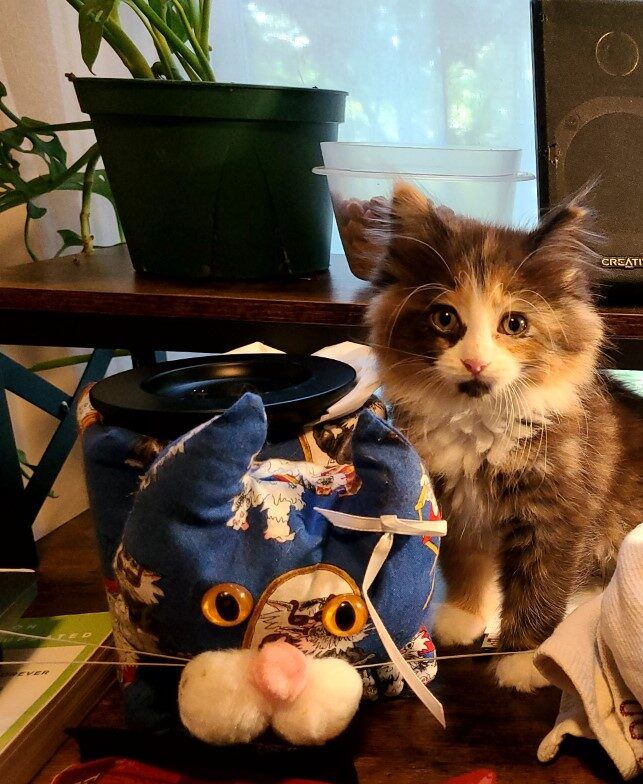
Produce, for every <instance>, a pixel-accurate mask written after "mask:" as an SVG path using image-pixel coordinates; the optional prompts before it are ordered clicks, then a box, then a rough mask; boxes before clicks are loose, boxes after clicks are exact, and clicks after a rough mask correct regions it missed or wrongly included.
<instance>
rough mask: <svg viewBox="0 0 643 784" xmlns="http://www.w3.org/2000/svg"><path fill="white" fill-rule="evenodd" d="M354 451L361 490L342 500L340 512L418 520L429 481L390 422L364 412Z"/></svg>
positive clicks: (416, 458) (405, 441)
mask: <svg viewBox="0 0 643 784" xmlns="http://www.w3.org/2000/svg"><path fill="white" fill-rule="evenodd" d="M352 449H353V465H354V466H355V472H356V474H357V476H358V477H359V479H360V481H361V487H360V490H359V492H358V493H357V494H356V495H354V496H348V497H346V498H345V499H342V501H343V503H342V504H341V505H340V504H338V506H337V509H338V511H341V512H346V513H348V514H359V515H366V516H369V515H371V514H372V512H373V510H374V509H376V510H377V514H378V515H385V514H391V515H397V516H398V517H400V518H402V519H417V518H418V502H419V500H420V499H421V497H422V487H424V486H425V485H428V484H429V478H428V476H427V475H426V474H425V472H424V469H423V467H422V463H421V461H420V458H419V456H418V454H417V452H416V451H415V449H413V447H412V446H411V444H410V443H409V442H408V441H407V440H406V438H405V437H404V436H403V435H402V434H401V433H400V432H399V431H398V430H396V429H395V428H394V427H392V426H391V425H390V424H389V423H388V422H386V421H384V420H382V419H380V418H379V417H377V416H375V415H374V414H373V413H371V412H370V411H362V413H361V414H360V416H359V419H358V421H357V425H356V426H355V431H354V433H353V442H352ZM424 495H425V496H427V497H428V494H427V493H424ZM431 495H432V493H431ZM425 500H426V498H424V500H422V503H421V506H422V507H423V505H424V502H425Z"/></svg>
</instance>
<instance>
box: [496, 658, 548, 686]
mask: <svg viewBox="0 0 643 784" xmlns="http://www.w3.org/2000/svg"><path fill="white" fill-rule="evenodd" d="M491 671H492V672H493V675H494V677H495V679H496V682H497V683H498V685H499V686H505V687H506V688H509V689H516V691H523V692H531V691H534V690H535V689H541V688H543V686H549V681H548V680H547V679H546V678H544V677H543V676H542V675H541V674H540V672H539V670H538V669H537V668H536V665H535V664H534V654H533V653H532V652H531V651H525V652H524V653H510V654H507V656H499V657H498V659H497V661H495V662H494V663H493V664H492V665H491Z"/></svg>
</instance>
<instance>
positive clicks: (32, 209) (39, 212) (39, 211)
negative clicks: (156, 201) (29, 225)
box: [27, 201, 47, 220]
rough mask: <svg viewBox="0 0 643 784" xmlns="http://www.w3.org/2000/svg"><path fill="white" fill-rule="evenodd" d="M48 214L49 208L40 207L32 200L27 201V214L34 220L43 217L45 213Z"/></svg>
mask: <svg viewBox="0 0 643 784" xmlns="http://www.w3.org/2000/svg"><path fill="white" fill-rule="evenodd" d="M46 214H47V210H46V209H45V208H44V207H39V206H38V205H37V204H34V203H33V202H32V201H28V202H27V215H28V216H29V217H30V218H33V219H34V220H38V218H42V216H43V215H46Z"/></svg>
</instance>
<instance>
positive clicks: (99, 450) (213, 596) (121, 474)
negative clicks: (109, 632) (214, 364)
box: [77, 393, 442, 742]
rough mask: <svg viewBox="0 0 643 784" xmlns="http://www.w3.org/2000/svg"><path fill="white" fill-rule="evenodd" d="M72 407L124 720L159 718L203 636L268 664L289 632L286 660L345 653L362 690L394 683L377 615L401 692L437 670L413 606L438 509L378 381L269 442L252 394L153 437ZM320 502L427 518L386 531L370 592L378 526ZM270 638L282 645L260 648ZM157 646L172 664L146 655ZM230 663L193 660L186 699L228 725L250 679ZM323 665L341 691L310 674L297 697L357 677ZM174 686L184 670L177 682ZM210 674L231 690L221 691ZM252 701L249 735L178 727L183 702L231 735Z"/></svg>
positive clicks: (422, 603)
mask: <svg viewBox="0 0 643 784" xmlns="http://www.w3.org/2000/svg"><path fill="white" fill-rule="evenodd" d="M77 413H78V421H79V427H80V430H81V433H82V442H83V449H84V458H85V470H86V476H87V484H88V489H89V496H90V502H91V506H92V510H93V514H94V520H95V524H96V529H97V537H98V541H99V548H100V554H101V560H102V566H103V570H104V573H105V576H106V585H107V593H108V599H109V607H110V612H111V614H112V619H113V627H114V640H115V643H114V644H115V646H117V647H118V648H119V649H121V650H120V653H119V657H120V660H121V664H122V667H121V680H122V683H123V686H124V694H125V703H126V710H127V718H128V721H129V723H130V724H131V725H133V726H137V727H139V728H141V727H144V728H148V729H161V728H166V727H171V726H173V725H174V724H176V722H177V721H178V710H177V702H178V700H177V694H178V693H179V692H178V691H177V690H179V680H180V679H181V675H182V669H183V668H182V666H181V661H185V660H187V659H192V657H195V656H197V655H199V654H203V656H202V657H199V659H192V661H191V664H190V665H189V666H191V667H192V670H194V669H195V668H194V666H192V665H195V664H196V662H197V661H203V662H206V658H205V657H206V656H207V655H210V654H209V653H207V652H213V651H214V652H222V651H226V652H228V651H230V650H231V649H233V652H234V653H236V652H237V651H245V652H247V653H248V655H250V652H252V651H254V652H255V653H253V655H255V654H256V655H259V649H261V651H264V650H265V651H266V652H267V651H268V650H271V651H273V653H272V654H270V655H269V656H267V657H264V659H265V661H263V662H262V666H263V667H271V666H272V664H271V662H273V661H281V659H282V658H283V657H282V653H283V652H284V651H286V647H289V646H294V647H295V648H297V649H298V650H299V651H301V652H302V653H303V654H304V655H305V660H304V657H302V661H303V662H304V664H303V665H301V662H300V663H297V662H291V661H290V659H289V660H288V663H287V665H286V670H288V668H290V670H289V671H291V670H292V672H294V671H295V670H297V671H299V670H298V668H300V665H301V666H307V665H306V663H307V662H308V663H315V662H318V661H324V660H326V659H328V658H330V659H332V660H333V661H336V660H337V659H342V660H344V661H345V662H348V663H349V664H350V665H353V667H357V670H353V667H349V668H347V669H350V670H351V671H352V673H353V676H354V677H356V675H355V673H356V672H359V674H360V676H361V679H360V680H358V689H359V695H358V698H357V699H359V697H360V696H361V695H362V689H363V693H364V696H366V697H369V698H373V697H376V696H378V695H386V696H393V695H395V694H398V693H399V692H400V691H401V690H402V688H403V685H404V681H403V680H402V678H401V677H400V672H399V670H398V667H396V666H395V665H393V664H385V665H384V666H382V663H383V662H384V663H386V662H389V660H390V658H391V656H390V655H389V653H387V652H386V650H385V648H384V646H383V644H382V639H383V637H382V636H381V635H380V634H379V633H378V630H377V629H376V626H379V625H383V626H384V627H385V629H386V630H387V632H388V635H390V637H389V640H390V638H392V640H393V641H394V645H395V648H396V649H398V650H399V651H400V652H401V654H402V656H403V657H404V659H405V660H407V661H408V665H406V664H405V662H401V664H400V667H401V668H402V670H405V669H406V668H407V667H408V666H409V665H410V667H411V668H412V670H413V672H414V675H415V676H417V677H415V678H414V679H415V680H416V687H415V688H414V690H415V691H416V693H417V692H418V688H417V683H419V681H422V683H425V684H426V683H428V682H429V681H430V680H431V679H432V678H433V677H435V673H436V659H435V648H434V646H433V643H432V641H431V638H430V636H429V634H428V632H427V614H428V609H429V603H430V600H431V595H432V592H433V585H434V580H435V573H436V566H437V556H438V551H439V541H440V539H439V535H431V534H430V532H432V531H435V532H436V533H439V532H440V528H439V525H440V524H442V523H441V521H440V520H439V518H440V514H439V510H438V507H437V504H436V501H435V496H434V493H433V489H432V486H431V482H430V479H429V477H428V475H427V473H426V470H425V468H424V466H423V465H422V463H421V460H420V458H419V456H418V455H417V453H416V451H415V450H414V449H413V447H412V446H411V445H410V444H409V442H408V441H407V440H406V439H405V438H404V436H402V435H401V434H400V433H399V432H398V431H397V430H395V428H393V427H392V426H391V425H390V424H389V423H388V422H387V421H386V420H385V410H384V407H383V406H382V405H381V404H380V403H379V401H377V399H376V398H372V399H371V400H370V401H369V402H368V403H367V405H366V406H365V407H364V408H363V409H361V410H360V411H359V412H356V413H355V414H353V415H351V416H348V417H345V418H343V419H341V420H336V421H333V422H324V423H323V424H321V425H316V426H314V427H310V428H308V429H306V431H304V432H303V433H302V434H301V435H300V437H299V438H294V439H292V440H290V441H286V442H283V443H279V444H270V443H267V442H266V429H267V426H266V416H265V411H264V408H263V404H262V402H261V399H260V398H259V397H257V396H256V395H253V394H249V393H248V394H246V395H244V396H243V397H242V398H241V399H240V400H239V401H238V402H237V403H236V404H235V405H233V406H232V407H231V408H230V409H228V410H227V411H226V412H225V413H224V414H222V415H221V416H219V417H216V418H214V419H212V420H210V421H208V422H206V423H205V424H203V425H200V426H199V427H197V428H195V429H193V430H192V431H190V432H189V433H187V434H186V435H184V436H182V437H181V438H179V439H177V440H175V441H173V442H171V443H169V444H166V445H163V444H159V443H158V442H157V441H155V440H154V439H152V438H150V437H148V436H144V435H141V434H138V433H134V432H132V431H129V430H125V429H123V428H121V427H117V426H113V425H109V424H107V423H105V422H103V421H102V419H101V417H100V415H99V414H98V413H97V412H96V411H95V410H94V409H93V408H91V405H90V403H89V398H88V395H87V394H86V395H85V396H84V397H83V398H82V399H81V402H80V404H79V408H78V412H77ZM323 510H329V511H328V514H329V515H332V514H333V513H336V515H337V517H338V518H341V519H342V520H348V521H349V523H350V522H351V521H352V520H359V519H360V518H373V519H375V520H377V521H379V519H381V520H383V521H386V520H391V519H392V520H393V521H395V520H396V519H399V520H400V521H406V527H407V529H409V531H408V533H411V534H416V533H417V531H416V530H413V529H414V526H413V523H414V521H417V526H418V528H419V529H421V528H422V526H424V530H426V531H429V533H427V534H426V535H390V534H389V535H388V536H389V537H390V539H389V541H388V543H387V544H386V547H385V549H386V553H385V554H384V555H383V558H382V559H381V560H382V562H381V563H380V564H378V567H379V568H378V570H377V572H374V573H373V574H375V575H376V576H375V578H374V579H373V577H372V576H371V578H370V580H371V582H372V589H371V591H370V599H369V596H368V595H367V596H364V593H365V592H364V591H363V586H364V585H365V582H364V581H365V575H366V573H367V571H368V570H369V569H370V568H371V567H369V562H370V561H371V559H372V557H374V549H375V548H376V547H377V546H378V542H380V540H381V539H383V538H386V536H384V537H382V532H381V530H380V529H377V528H369V527H368V525H367V527H366V530H350V529H347V528H346V527H340V526H338V525H336V524H333V523H332V522H331V521H330V520H329V519H327V518H326V517H325V516H324V512H323ZM429 521H436V524H435V525H433V526H431V525H429ZM393 530H395V529H393ZM377 531H379V532H377ZM367 579H368V578H367ZM365 601H366V602H367V603H369V602H370V604H368V606H369V607H370V608H371V609H372V610H373V612H369V611H368V609H367V607H366V605H365ZM375 608H376V611H375ZM383 634H384V635H385V633H383ZM385 636H386V635H385ZM272 643H279V645H280V646H282V647H281V648H280V647H278V646H274V645H272V646H271V647H270V648H268V646H269V645H270V644H272ZM285 643H287V644H289V645H288V646H285V645H284V644H285ZM389 647H390V646H389ZM282 649H283V650H282ZM395 653H397V651H395ZM160 655H164V656H166V657H177V658H176V660H174V659H172V658H166V659H161V658H159V656H160ZM226 655H228V654H227V653H226ZM298 655H299V654H297V656H298ZM164 661H165V662H167V663H168V664H170V665H172V664H173V663H174V664H176V665H177V666H146V665H148V664H154V663H156V664H161V663H162V662H164ZM206 663H207V662H206ZM228 664H229V666H228ZM327 664H328V666H330V664H329V663H328V662H327ZM341 664H342V666H345V665H344V662H341ZM369 664H373V665H375V664H377V665H379V666H377V667H375V666H374V667H372V668H371V667H369ZM248 666H250V665H248ZM315 666H317V665H315ZM235 667H236V669H235ZM244 667H246V665H245V664H242V665H239V666H237V665H233V663H232V662H231V661H230V662H227V663H225V664H224V665H221V664H220V663H219V664H218V665H216V666H214V665H213V668H211V670H210V672H211V673H213V675H212V677H213V678H214V680H213V681H212V682H209V681H208V680H207V677H206V675H207V667H206V666H205V664H204V665H203V668H202V669H203V672H202V673H201V674H202V675H203V678H204V679H205V680H202V681H201V682H200V687H199V691H198V695H199V698H198V699H199V700H200V703H199V704H197V705H195V707H194V710H196V711H204V710H205V711H206V713H207V712H208V711H209V712H212V711H215V712H216V711H218V719H219V720H220V723H221V722H228V724H229V725H230V726H232V725H234V724H235V716H234V712H235V707H233V705H232V703H234V704H235V705H237V703H238V701H239V700H241V701H243V694H242V692H243V690H244V689H246V690H247V688H249V687H247V684H242V683H239V682H235V678H236V679H240V680H243V679H244V678H245V679H247V678H248V668H247V667H246V669H245V670H244ZM187 671H188V667H186V668H185V672H186V673H187ZM320 672H321V670H320ZM253 676H254V673H253ZM289 677H290V676H289ZM319 677H320V678H322V675H320V676H319ZM191 678H192V681H194V676H191ZM293 678H295V676H294V675H293ZM323 678H325V681H324V682H325V683H326V684H328V683H329V682H331V683H334V684H335V686H334V688H335V691H339V693H337V694H335V693H334V692H333V688H328V689H327V688H322V689H321V690H320V688H319V684H318V688H317V692H316V694H317V697H315V695H314V694H313V692H310V694H309V698H310V699H311V700H313V698H314V699H319V694H320V693H322V692H324V693H326V692H327V694H326V698H327V699H328V700H331V699H332V701H333V702H334V703H337V702H341V700H342V693H341V690H342V689H344V691H345V693H346V699H348V691H350V690H351V689H352V690H353V691H354V688H355V686H354V681H351V680H350V678H349V679H348V680H347V681H344V680H343V675H342V673H340V672H338V673H336V674H334V673H333V672H331V671H330V670H329V672H328V673H327V674H324V675H323ZM405 678H406V680H407V681H409V682H410V680H409V677H406V676H405ZM418 678H419V680H418ZM217 679H218V680H217ZM255 680H256V679H255ZM295 680H296V678H295ZM223 681H224V682H223ZM292 682H293V683H294V682H295V681H294V680H293V681H292ZM288 683H290V681H288ZM282 685H283V684H282ZM188 686H189V683H188V678H186V677H184V678H183V681H182V683H181V689H182V690H184V689H187V688H188ZM270 688H272V687H270ZM275 688H276V687H275ZM279 688H281V686H280V687H278V688H277V691H278V690H279ZM284 688H285V687H284ZM301 688H303V686H302V687H299V686H297V687H296V689H295V691H297V689H299V691H301ZM221 690H223V691H224V692H225V691H226V690H227V691H228V692H230V694H229V695H228V696H229V697H230V699H229V700H228V702H226V696H225V694H223V693H222V691H221ZM231 690H232V691H231ZM259 691H260V692H261V691H262V689H261V688H260V689H259ZM299 691H297V694H299ZM233 692H234V693H233ZM262 693H263V692H262ZM240 694H241V696H239V695H240ZM253 694H254V692H253ZM293 694H294V692H293ZM182 696H183V697H184V704H187V702H186V700H185V695H183V694H182ZM188 696H189V695H188ZM291 696H292V695H291ZM282 698H283V700H286V696H284V694H282V695H281V696H280V697H279V699H282ZM257 699H259V698H257ZM262 699H263V698H262ZM288 699H290V697H288ZM293 699H294V698H293ZM302 700H303V698H302ZM302 700H300V702H302ZM286 701H287V700H286ZM291 702H292V700H291ZM261 704H262V705H263V706H264V707H263V708H261V709H260V708H259V707H258V708H257V710H256V711H255V713H262V711H263V713H264V714H266V715H265V716H263V714H262V716H263V717H262V718H261V720H258V724H257V727H255V728H254V729H253V730H252V731H249V732H247V733H246V734H243V733H239V732H238V731H232V730H231V731H230V733H228V734H227V735H226V730H225V728H222V727H221V726H219V727H218V729H217V730H216V732H212V733H210V735H208V732H207V731H205V730H204V731H197V730H195V728H194V727H191V726H189V725H190V721H186V716H184V715H183V713H184V710H183V709H182V710H181V717H182V718H183V723H184V724H186V726H188V729H190V730H191V731H193V733H194V734H197V735H199V736H200V737H202V738H203V739H206V740H211V741H212V742H237V741H239V740H249V739H251V738H252V737H254V736H256V735H257V734H258V732H259V731H260V730H262V729H264V728H266V727H267V726H270V725H271V719H270V717H269V716H268V714H269V713H271V711H272V709H271V710H268V708H266V707H265V705H266V703H265V700H264V702H263V703H261ZM279 704H280V705H281V704H282V703H279ZM283 704H285V702H284V703H283ZM289 704H290V703H289ZM293 704H295V703H293ZM302 704H303V702H302ZM237 707H238V705H237ZM354 709H355V708H353V709H352V710H354ZM190 710H191V709H190ZM302 710H303V709H301V708H300V713H301V711H302ZM329 711H330V706H329ZM185 712H187V708H185ZM272 712H274V711H272ZM309 712H310V711H306V710H304V714H305V715H307V713H309ZM221 714H224V715H223V717H221ZM247 714H248V711H247V710H246V711H245V714H244V715H247ZM253 715H254V714H253ZM351 715H352V714H351ZM208 716H209V714H208ZM201 719H203V716H201V718H200V719H199V721H201ZM349 719H350V716H349V717H347V719H346V722H345V723H347V721H348V720H349ZM204 721H205V720H204ZM207 721H208V722H209V721H210V719H209V718H208V719H207ZM288 722H290V724H291V725H292V726H295V725H297V726H298V727H301V724H302V719H301V716H299V717H298V716H297V715H295V714H293V715H292V716H290V718H288V719H287V720H286V718H284V719H283V721H282V722H281V723H282V725H283V727H285V729H283V728H281V729H280V726H279V722H278V721H277V719H273V720H272V726H273V728H276V729H277V731H278V732H279V733H280V734H282V735H283V736H284V737H286V738H287V739H289V740H291V741H293V742H317V741H319V740H323V739H325V738H323V737H322V734H323V733H322V734H320V735H319V737H315V732H314V731H312V730H311V732H310V733H309V737H308V736H306V733H305V732H304V734H303V735H302V734H301V731H299V734H298V732H297V731H294V730H288V728H287V726H286V725H287V724H288ZM202 723H203V722H202ZM342 726H343V725H342ZM340 729H341V728H340V727H338V730H340ZM328 732H330V731H328Z"/></svg>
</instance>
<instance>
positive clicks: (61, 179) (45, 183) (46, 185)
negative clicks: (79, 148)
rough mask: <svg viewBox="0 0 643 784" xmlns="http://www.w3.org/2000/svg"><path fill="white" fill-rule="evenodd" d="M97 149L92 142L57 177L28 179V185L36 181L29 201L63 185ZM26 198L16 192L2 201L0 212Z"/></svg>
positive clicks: (45, 176) (47, 176)
mask: <svg viewBox="0 0 643 784" xmlns="http://www.w3.org/2000/svg"><path fill="white" fill-rule="evenodd" d="M97 149H98V145H96V144H94V145H93V146H92V147H90V148H89V149H88V150H87V151H86V152H85V153H83V155H81V156H80V158H78V160H77V161H75V162H74V163H72V165H71V166H69V167H68V168H67V169H65V171H63V172H61V173H60V174H59V175H58V177H54V178H52V177H51V176H49V175H43V176H41V177H35V178H34V179H33V180H30V181H29V184H30V185H32V186H33V185H34V183H38V188H37V190H35V189H34V190H32V191H31V192H30V194H29V199H28V200H29V201H30V200H32V199H36V198H38V196H43V195H44V194H45V193H51V191H55V190H58V188H60V187H61V186H62V185H64V184H65V183H66V182H67V180H68V179H69V178H70V177H71V176H72V174H75V173H76V172H78V171H80V170H81V169H82V168H83V166H85V165H86V164H87V163H88V161H89V160H91V157H92V155H93V154H94V152H95V151H96V150H97ZM26 201H27V199H26V198H25V197H24V196H23V195H22V194H20V193H16V197H15V199H13V200H12V201H11V202H10V201H9V200H8V199H7V200H5V201H4V203H3V204H2V205H1V206H0V212H5V211H6V210H9V209H12V208H13V207H17V206H18V205H20V204H24V203H25V202H26Z"/></svg>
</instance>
